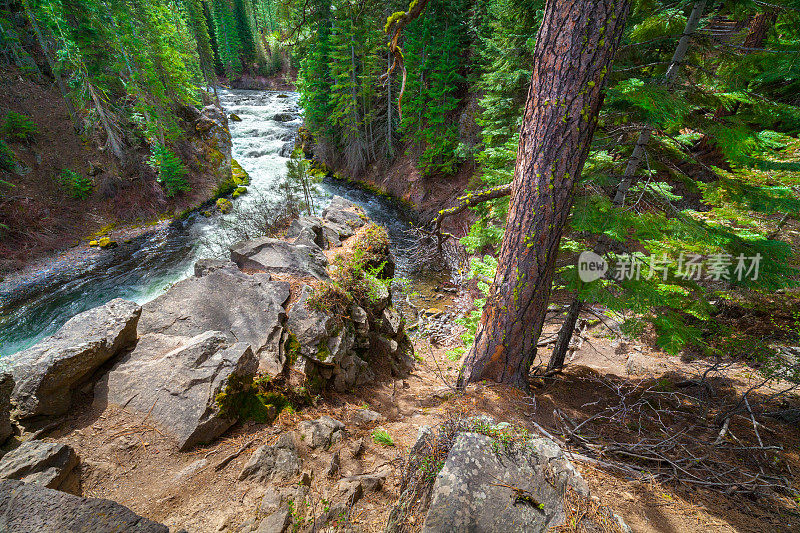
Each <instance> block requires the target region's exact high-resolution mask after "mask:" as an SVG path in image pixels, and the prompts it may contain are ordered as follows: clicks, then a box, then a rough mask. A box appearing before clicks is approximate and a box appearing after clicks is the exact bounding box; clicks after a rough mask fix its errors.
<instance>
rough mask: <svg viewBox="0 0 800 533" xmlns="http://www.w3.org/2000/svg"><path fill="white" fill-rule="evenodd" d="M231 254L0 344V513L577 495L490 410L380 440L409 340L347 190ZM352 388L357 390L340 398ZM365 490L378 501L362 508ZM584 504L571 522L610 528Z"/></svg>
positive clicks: (281, 510) (403, 372)
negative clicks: (28, 344) (11, 350)
mask: <svg viewBox="0 0 800 533" xmlns="http://www.w3.org/2000/svg"><path fill="white" fill-rule="evenodd" d="M230 259H231V260H230V261H223V260H200V261H198V262H197V264H196V265H195V271H194V275H193V276H192V277H190V278H187V279H185V280H183V281H180V282H178V283H176V284H175V285H173V286H172V287H171V288H170V289H169V290H167V291H166V292H165V293H164V294H162V295H161V296H159V297H158V298H156V299H155V300H153V301H151V302H149V303H146V304H144V305H142V306H140V305H138V304H135V303H133V302H129V301H126V300H122V299H116V300H112V301H111V302H108V303H107V304H105V305H103V306H100V307H97V308H94V309H91V310H89V311H86V312H84V313H81V314H79V315H78V316H76V317H74V318H73V319H71V320H70V321H69V322H67V323H66V324H65V325H64V326H63V327H62V328H61V329H59V330H58V331H57V332H56V333H55V334H54V335H53V336H51V337H48V338H46V339H44V340H43V341H41V342H40V343H39V344H37V345H35V346H34V347H32V348H30V349H28V350H25V351H23V352H19V353H18V354H15V355H14V356H12V357H9V358H7V359H5V360H4V363H5V365H6V370H5V373H4V374H3V375H2V380H0V400H2V401H0V412H1V413H2V420H0V422H2V423H0V439H2V440H4V441H5V444H4V445H3V454H4V455H3V457H2V458H0V478H2V479H4V481H0V511H1V512H0V516H2V517H3V518H2V519H0V529H4V530H13V531H87V529H86V528H87V527H88V528H89V529H88V530H91V531H97V532H105V531H146V532H151V531H152V532H161V531H163V532H166V531H189V532H193V531H237V532H252V531H258V532H272V531H275V532H283V531H289V530H293V531H300V530H302V531H312V530H316V531H318V530H321V529H323V528H332V530H337V529H339V530H379V529H384V527H389V528H390V529H391V530H394V531H411V530H418V529H419V528H420V526H421V527H422V530H423V531H430V532H434V531H443V532H444V531H472V530H476V529H475V528H476V527H477V528H478V529H477V530H480V531H500V530H509V528H511V529H513V530H519V531H544V530H546V529H547V528H549V527H551V526H554V525H558V524H561V523H564V522H565V521H566V520H567V519H568V518H569V517H570V512H571V511H570V504H568V503H567V502H569V501H570V498H572V499H577V500H585V501H587V502H592V500H591V498H590V495H589V489H588V487H587V485H586V483H585V482H584V481H583V480H582V478H581V476H580V474H579V473H578V472H577V470H575V468H574V467H573V466H572V465H571V463H570V462H569V461H568V460H567V459H566V458H565V457H564V455H563V453H562V452H561V451H560V449H559V448H558V446H557V445H556V444H555V443H553V442H552V441H549V440H548V439H545V438H541V437H537V438H532V437H528V436H527V434H526V433H524V432H521V431H520V430H519V429H518V428H517V427H515V426H512V425H510V424H496V423H495V422H494V420H492V419H490V418H465V419H460V421H459V422H458V423H456V424H454V423H453V422H449V423H446V424H445V425H444V426H442V425H439V424H436V425H435V426H434V428H433V429H431V427H429V426H426V425H425V424H423V423H421V422H424V421H425V420H424V417H423V419H416V420H413V421H409V423H408V424H407V425H406V429H407V430H409V431H410V430H411V429H414V430H415V432H416V436H415V437H413V440H412V441H411V442H410V444H411V446H410V448H409V451H408V454H406V455H403V456H397V455H395V454H394V453H393V452H394V450H396V446H397V444H396V443H395V442H394V440H393V439H394V438H393V437H392V436H391V434H389V433H388V432H387V431H386V430H385V429H382V428H383V427H384V424H385V423H386V421H387V420H388V419H389V418H396V415H392V410H393V409H394V410H395V411H396V412H397V413H400V411H398V409H403V408H404V407H403V404H404V400H402V399H401V397H399V396H398V393H397V389H396V387H397V386H398V384H399V386H400V390H404V389H412V388H413V386H412V385H411V383H412V382H413V381H414V380H415V377H414V367H415V355H414V346H413V343H412V342H411V340H410V339H409V337H408V335H407V333H406V330H405V321H404V319H403V317H402V316H401V315H400V314H399V313H398V312H397V311H395V309H394V307H393V305H392V303H393V302H392V296H393V295H392V290H391V285H390V283H389V282H387V281H383V278H389V277H390V276H391V273H392V272H393V269H394V266H393V265H394V262H393V259H392V257H391V255H390V253H389V246H388V236H387V235H386V232H385V230H383V229H382V228H381V227H380V226H376V225H375V224H373V223H372V222H371V221H370V220H369V218H368V217H367V216H366V214H365V213H364V211H363V210H362V209H361V208H360V207H358V206H357V205H356V204H353V203H352V202H349V201H347V200H345V199H343V198H341V197H335V198H334V199H333V200H332V201H331V203H330V205H329V206H328V207H327V209H325V210H324V211H323V212H322V214H321V216H319V217H301V218H300V219H299V220H296V221H295V222H294V223H293V225H292V227H291V228H290V229H289V231H288V233H287V236H286V238H285V239H272V238H266V237H265V238H262V239H257V240H254V241H246V242H241V243H238V244H237V245H235V246H234V247H232V249H231V255H230ZM389 383H392V384H393V385H392V387H393V388H394V392H392V393H391V394H390V395H389V397H387V396H386V394H387V393H386V384H389ZM368 389H371V390H373V391H375V396H374V398H373V402H371V403H370V404H369V407H367V406H365V405H361V406H355V407H347V403H348V402H347V400H346V398H348V397H354V396H355V395H358V391H359V390H368ZM378 391H381V392H378ZM442 394H444V395H445V396H446V395H447V393H446V392H445V393H442ZM445 396H442V398H444V397H445ZM343 402H344V405H345V408H344V409H341V408H335V407H334V406H335V405H337V404H338V405H343ZM373 405H374V406H377V405H382V406H383V408H382V409H380V411H383V413H382V412H379V411H378V410H373V409H372V407H373ZM231 442H236V443H238V445H237V446H236V449H235V450H231V449H229V450H228V452H226V453H225V454H223V453H221V451H222V450H224V449H225V448H228V447H229V445H230V443H231ZM389 450H391V452H389ZM218 452H219V453H218ZM387 454H391V455H393V456H394V457H395V459H388V455H387ZM382 458H383V459H382ZM387 459H388V460H387ZM398 459H401V460H398ZM198 484H199V485H198ZM189 487H193V488H192V489H191V490H192V491H195V492H193V493H191V494H192V495H193V497H187V494H186V493H185V490H187V489H188V488H189ZM242 491H244V492H242ZM509 491H510V492H509ZM506 493H508V494H506ZM238 494H241V496H237V495H238ZM509 495H510V496H509ZM565 495H567V499H565ZM95 496H103V497H106V498H108V497H111V498H113V499H114V500H117V501H118V503H115V502H114V501H110V500H106V499H98V498H96V497H95ZM232 496H233V497H234V499H233V500H232V499H231V497H232ZM509 497H510V498H511V499H510V500H509ZM496 500H499V501H503V502H505V503H507V504H508V505H506V504H504V505H502V506H498V505H497V504H496ZM126 504H127V505H129V506H130V507H126ZM375 505H383V506H384V508H385V509H386V512H385V513H383V515H384V516H385V518H384V519H382V520H380V521H378V522H374V521H370V522H368V523H365V522H364V520H362V519H361V518H360V517H361V514H363V513H364V512H365V511H366V510H368V509H371V508H374V506H375ZM591 506H593V507H592V509H593V511H592V512H591V513H586V514H585V516H584V517H583V518H580V520H584V521H586V523H587V524H595V523H596V524H597V525H598V527H599V526H601V525H602V526H603V527H612V528H617V529H619V528H624V525H621V522H620V521H619V520H618V519H617V518H616V517H615V515H613V513H612V512H610V511H608V510H607V509H604V508H601V507H599V506H598V505H597V503H596V502H593V503H591V504H590V507H591ZM390 507H391V508H393V510H392V511H391V512H390V513H388V509H389V508H390ZM131 509H133V510H131ZM137 513H139V514H137ZM140 514H141V515H142V516H140ZM143 516H146V517H147V518H143ZM387 524H388V526H387Z"/></svg>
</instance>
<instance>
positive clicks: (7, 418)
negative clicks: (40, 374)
mask: <svg viewBox="0 0 800 533" xmlns="http://www.w3.org/2000/svg"><path fill="white" fill-rule="evenodd" d="M12 392H14V376H13V375H12V374H11V372H8V371H6V372H2V373H0V444H3V443H4V442H5V441H6V440H7V439H8V437H10V436H11V435H12V434H13V433H14V428H13V427H12V426H11V393H12Z"/></svg>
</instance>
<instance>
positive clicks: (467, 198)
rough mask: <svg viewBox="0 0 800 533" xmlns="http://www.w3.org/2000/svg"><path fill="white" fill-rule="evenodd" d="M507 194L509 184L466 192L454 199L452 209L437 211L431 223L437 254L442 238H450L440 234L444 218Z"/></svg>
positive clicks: (448, 235) (447, 235)
mask: <svg viewBox="0 0 800 533" xmlns="http://www.w3.org/2000/svg"><path fill="white" fill-rule="evenodd" d="M509 194H511V184H510V183H507V184H506V185H498V186H497V187H492V188H491V189H486V190H483V191H478V192H468V193H467V194H465V195H464V196H459V197H458V198H457V199H456V202H457V203H456V205H454V206H453V207H448V208H447V209H442V210H441V211H439V213H438V214H437V215H436V218H435V219H433V221H432V222H431V223H432V224H433V226H434V231H433V233H434V234H435V235H436V238H437V246H438V249H439V252H440V253H441V251H442V240H443V237H452V235H450V234H449V233H446V234H443V233H442V222H443V221H444V219H445V218H447V217H452V216H454V215H457V214H459V213H462V212H464V211H466V210H467V209H468V208H470V207H474V206H476V205H478V204H482V203H484V202H488V201H489V200H495V199H497V198H502V197H503V196H508V195H509Z"/></svg>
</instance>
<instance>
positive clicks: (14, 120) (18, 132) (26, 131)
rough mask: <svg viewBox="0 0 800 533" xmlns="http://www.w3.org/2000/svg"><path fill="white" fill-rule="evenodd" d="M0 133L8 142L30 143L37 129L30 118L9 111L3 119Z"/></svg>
mask: <svg viewBox="0 0 800 533" xmlns="http://www.w3.org/2000/svg"><path fill="white" fill-rule="evenodd" d="M0 132H2V134H3V136H4V137H5V138H6V139H8V140H10V141H24V142H30V141H32V140H33V137H34V136H35V135H36V134H37V133H38V132H39V129H38V128H37V127H36V124H34V123H33V120H31V119H30V117H28V116H26V115H23V114H22V113H17V112H16V111H9V112H8V113H7V114H6V116H5V118H4V119H3V125H2V127H0Z"/></svg>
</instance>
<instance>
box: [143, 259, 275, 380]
mask: <svg viewBox="0 0 800 533" xmlns="http://www.w3.org/2000/svg"><path fill="white" fill-rule="evenodd" d="M216 266H219V265H218V264H216ZM213 268H214V264H211V263H205V264H203V266H201V267H200V270H201V273H202V274H203V276H202V277H193V278H187V279H185V280H183V281H180V282H178V283H176V284H175V285H173V286H172V287H171V288H170V289H169V290H168V291H167V292H166V293H164V294H162V295H161V296H159V297H158V298H156V299H155V300H153V301H151V302H149V303H147V304H145V305H144V306H143V308H142V318H141V320H140V321H139V334H140V335H147V334H149V333H159V334H163V335H169V336H178V337H194V336H195V335H199V334H201V333H205V332H206V331H223V332H225V335H226V336H227V338H228V342H230V343H234V342H244V343H247V344H249V345H250V346H251V347H252V349H253V353H254V354H255V355H256V358H257V359H258V361H259V367H260V369H261V370H263V371H265V372H268V373H270V374H277V373H278V372H280V371H281V370H282V369H283V365H284V362H285V359H286V354H285V353H284V342H283V341H284V328H283V323H284V321H285V317H286V314H285V312H284V309H283V304H284V303H285V302H286V300H287V299H288V298H289V284H288V283H286V282H282V281H270V280H269V277H268V276H264V275H255V276H249V275H247V274H245V273H243V272H241V271H239V270H237V269H233V268H227V267H223V268H217V269H213Z"/></svg>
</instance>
